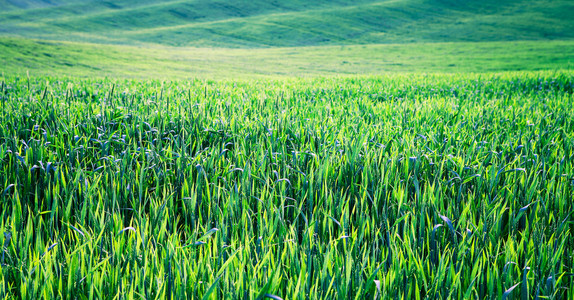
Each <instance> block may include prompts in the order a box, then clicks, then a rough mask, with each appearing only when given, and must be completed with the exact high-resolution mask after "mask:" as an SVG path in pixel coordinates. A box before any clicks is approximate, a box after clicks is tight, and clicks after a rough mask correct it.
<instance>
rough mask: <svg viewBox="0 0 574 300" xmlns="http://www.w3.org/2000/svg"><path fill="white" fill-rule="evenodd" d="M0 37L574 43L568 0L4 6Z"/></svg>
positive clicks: (205, 43) (175, 42)
mask: <svg viewBox="0 0 574 300" xmlns="http://www.w3.org/2000/svg"><path fill="white" fill-rule="evenodd" d="M0 7H3V8H4V9H3V10H2V12H0V35H8V36H19V37H27V38H41V39H52V40H68V41H80V42H93V43H111V44H131V45H149V44H161V45H169V46H193V47H214V46H215V47H232V48H236V47H248V48H253V47H296V46H322V45H353V44H388V43H420V42H462V41H464V42H479V41H515V40H565V39H572V38H574V22H573V21H572V18H571V12H572V11H574V2H573V1H568V0H556V1H549V0H536V1H526V0H508V1H494V0H486V1H477V0H472V1H455V0H384V1H376V0H355V1H349V0H338V1H326V0H320V1H303V0H290V1H278V0H276V1H262V0H256V1H252V0H250V1H247V0H217V1H212V0H195V1H181V0H156V1H151V0H144V1H133V0H119V1H99V0H89V1H77V0H76V1H74V0H65V1H64V0H26V1H17V0H0Z"/></svg>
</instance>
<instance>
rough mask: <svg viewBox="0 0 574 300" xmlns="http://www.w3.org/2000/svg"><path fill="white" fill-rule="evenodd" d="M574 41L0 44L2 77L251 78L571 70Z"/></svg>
mask: <svg viewBox="0 0 574 300" xmlns="http://www.w3.org/2000/svg"><path fill="white" fill-rule="evenodd" d="M573 57H574V41H548V42H527V41H522V42H489V43H431V44H397V45H362V46H360V45H357V46H322V47H300V48H274V49H249V50H243V49H220V48H216V49H208V48H178V47H161V46H147V47H135V46H112V45H98V44H86V43H69V42H55V41H42V40H28V39H21V38H0V59H1V61H2V62H3V65H2V68H1V70H2V71H3V72H4V73H6V74H21V75H22V74H26V72H27V71H29V72H30V73H31V74H44V75H68V76H80V77H91V76H98V77H105V76H109V77H136V78H252V77H273V76H321V75H323V76H324V75H332V76H339V75H351V74H384V73H391V72H407V73H409V72H410V73H413V72H428V73H440V72H442V73H458V72H478V73H480V72H500V71H519V70H548V69H555V70H559V69H568V70H569V69H570V68H571V66H572V63H573V61H572V59H573Z"/></svg>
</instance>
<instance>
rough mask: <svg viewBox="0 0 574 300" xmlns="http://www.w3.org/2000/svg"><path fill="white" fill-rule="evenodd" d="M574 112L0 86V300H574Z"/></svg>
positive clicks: (289, 88) (412, 87) (540, 77)
mask: <svg viewBox="0 0 574 300" xmlns="http://www.w3.org/2000/svg"><path fill="white" fill-rule="evenodd" d="M573 92H574V76H573V75H572V73H571V72H514V73H502V74H498V75H493V74H477V75H463V74H458V75H412V74H411V75H389V76H385V77H381V76H376V77H362V76H353V77H348V78H310V79H302V78H299V79H296V78H285V79H281V78H278V79H266V80H261V81H259V80H243V81H241V80H240V81H237V80H235V81H232V80H230V81H208V80H192V81H160V80H133V79H63V78H60V77H42V76H38V77H36V76H31V77H29V78H28V77H14V76H5V77H4V78H2V80H1V83H0V97H1V105H2V106H1V107H2V111H1V114H0V124H2V126H1V127H0V139H1V143H0V185H1V186H2V190H1V191H0V192H1V194H0V200H1V201H0V231H1V232H3V239H2V258H1V260H2V261H1V272H0V296H1V297H2V298H23V299H37V298H41V297H44V298H47V299H54V298H63V299H75V298H79V299H84V298H105V299H111V298H114V297H116V298H138V299H139V298H146V299H153V298H168V297H172V298H176V299H184V298H189V297H193V298H204V299H206V298H211V299H221V298H235V299H237V298H241V299H254V298H260V299H261V298H264V297H269V298H274V299H277V297H282V298H284V299H309V298H311V299H314V298H325V299H333V298H335V299H337V298H338V299H349V298H356V299H365V298H377V297H379V298H381V297H384V298H392V299H398V298H404V299H418V298H439V299H440V298H447V297H448V298H463V297H465V298H469V297H470V298H489V299H500V298H502V299H519V298H520V299H529V298H534V297H540V298H546V299H572V298H573V297H574V291H572V289H571V288H572V286H574V281H573V280H574V277H572V276H573V275H574V265H573V262H574V257H573V253H574V239H573V236H572V230H573V229H574V222H573V221H574V220H573V219H572V218H573V217H574V216H573V214H572V213H573V212H574V204H573V202H572V196H573V193H574V152H573V150H574V121H573V120H574V111H573V110H572V105H573V104H574V96H573Z"/></svg>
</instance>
